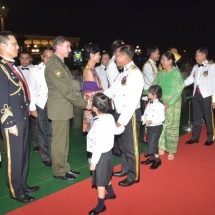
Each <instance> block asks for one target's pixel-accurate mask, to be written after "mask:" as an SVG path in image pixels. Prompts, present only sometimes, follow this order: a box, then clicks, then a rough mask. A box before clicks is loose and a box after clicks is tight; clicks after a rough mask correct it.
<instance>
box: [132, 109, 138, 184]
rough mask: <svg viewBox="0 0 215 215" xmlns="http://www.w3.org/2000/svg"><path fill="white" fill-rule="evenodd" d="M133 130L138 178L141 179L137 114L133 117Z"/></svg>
mask: <svg viewBox="0 0 215 215" xmlns="http://www.w3.org/2000/svg"><path fill="white" fill-rule="evenodd" d="M132 128H133V138H134V153H135V160H136V178H135V180H138V179H139V150H138V140H137V122H136V114H135V113H134V115H133V116H132Z"/></svg>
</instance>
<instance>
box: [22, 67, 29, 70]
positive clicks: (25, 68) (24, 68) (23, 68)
mask: <svg viewBox="0 0 215 215" xmlns="http://www.w3.org/2000/svg"><path fill="white" fill-rule="evenodd" d="M21 70H29V68H28V67H22V68H21Z"/></svg>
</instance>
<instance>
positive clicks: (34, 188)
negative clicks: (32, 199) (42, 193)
mask: <svg viewBox="0 0 215 215" xmlns="http://www.w3.org/2000/svg"><path fill="white" fill-rule="evenodd" d="M39 189H40V187H39V186H33V187H26V188H25V189H24V191H25V193H33V192H36V191H37V190H39Z"/></svg>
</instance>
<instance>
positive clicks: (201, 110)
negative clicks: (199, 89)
mask: <svg viewBox="0 0 215 215" xmlns="http://www.w3.org/2000/svg"><path fill="white" fill-rule="evenodd" d="M211 102H212V98H211V96H208V97H206V98H203V97H202V95H201V94H198V93H195V95H194V97H193V131H192V138H191V139H192V140H199V138H200V133H201V129H202V119H203V118H204V120H205V124H206V128H207V141H213V122H212V107H211Z"/></svg>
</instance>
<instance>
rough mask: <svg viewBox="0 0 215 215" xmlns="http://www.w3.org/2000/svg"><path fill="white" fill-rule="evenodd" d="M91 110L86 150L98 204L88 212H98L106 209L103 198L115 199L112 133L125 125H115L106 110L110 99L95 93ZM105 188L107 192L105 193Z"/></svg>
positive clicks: (120, 130)
mask: <svg viewBox="0 0 215 215" xmlns="http://www.w3.org/2000/svg"><path fill="white" fill-rule="evenodd" d="M92 105H93V108H92V110H93V111H94V112H95V113H96V117H95V118H94V124H93V126H92V128H91V129H90V131H89V133H88V135H87V151H88V152H91V153H92V159H91V164H90V170H91V171H92V184H93V185H94V186H97V192H98V204H97V206H96V207H95V208H94V209H93V210H91V211H90V212H89V214H98V213H100V212H102V211H105V210H106V206H105V205H104V200H105V199H115V198H116V195H115V193H114V191H113V187H112V184H111V177H112V172H113V154H112V148H113V144H114V135H115V134H121V133H123V132H124V130H125V127H124V126H120V127H117V126H116V123H115V120H114V118H113V116H112V115H111V114H109V113H108V112H109V111H110V109H111V102H110V99H109V98H108V97H107V96H106V95H104V94H102V93H97V94H95V96H94V97H93V102H92ZM105 188H106V190H107V194H106V195H105Z"/></svg>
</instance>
